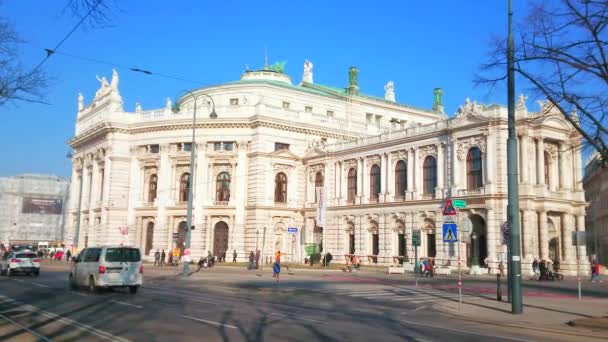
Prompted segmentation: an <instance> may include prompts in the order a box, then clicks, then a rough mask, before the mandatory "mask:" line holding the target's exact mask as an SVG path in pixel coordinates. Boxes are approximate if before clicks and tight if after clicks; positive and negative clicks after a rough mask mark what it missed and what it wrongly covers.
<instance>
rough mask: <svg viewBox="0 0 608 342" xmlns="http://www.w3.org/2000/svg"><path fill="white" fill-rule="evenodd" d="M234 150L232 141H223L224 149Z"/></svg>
mask: <svg viewBox="0 0 608 342" xmlns="http://www.w3.org/2000/svg"><path fill="white" fill-rule="evenodd" d="M232 150H234V143H233V142H225V143H224V151H232Z"/></svg>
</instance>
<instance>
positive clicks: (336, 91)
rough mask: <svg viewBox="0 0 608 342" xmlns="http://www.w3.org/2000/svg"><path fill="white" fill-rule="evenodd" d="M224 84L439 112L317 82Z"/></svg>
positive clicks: (244, 82) (239, 81)
mask: <svg viewBox="0 0 608 342" xmlns="http://www.w3.org/2000/svg"><path fill="white" fill-rule="evenodd" d="M226 84H268V85H274V86H278V87H283V88H287V89H293V90H297V91H304V92H307V93H310V94H315V95H320V96H326V97H328V96H329V97H334V98H336V97H338V98H346V97H349V96H352V97H354V98H356V97H359V98H364V99H370V100H374V101H379V102H383V103H385V104H389V105H393V106H398V107H402V108H409V109H415V110H419V111H423V112H427V113H432V114H440V113H437V112H434V111H432V110H429V109H426V108H419V107H414V106H410V105H406V104H402V103H397V102H392V101H387V100H385V99H384V98H381V97H377V96H373V95H368V94H363V93H359V94H358V95H349V94H348V93H347V90H346V89H345V88H337V87H331V86H327V85H324V84H318V83H314V84H311V83H304V84H303V85H301V86H300V85H298V86H294V85H291V84H288V83H285V82H281V81H273V80H256V79H252V80H238V81H232V82H228V83H226Z"/></svg>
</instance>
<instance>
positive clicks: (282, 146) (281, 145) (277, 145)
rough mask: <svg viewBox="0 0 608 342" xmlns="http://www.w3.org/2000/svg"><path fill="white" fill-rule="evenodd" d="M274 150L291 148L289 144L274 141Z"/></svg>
mask: <svg viewBox="0 0 608 342" xmlns="http://www.w3.org/2000/svg"><path fill="white" fill-rule="evenodd" d="M274 150H275V151H280V150H289V144H285V143H280V142H275V143H274Z"/></svg>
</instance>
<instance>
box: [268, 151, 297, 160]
mask: <svg viewBox="0 0 608 342" xmlns="http://www.w3.org/2000/svg"><path fill="white" fill-rule="evenodd" d="M268 156H269V157H272V158H278V159H289V160H301V159H302V158H300V157H299V156H297V155H296V154H294V153H293V152H291V151H290V150H288V149H281V150H278V151H274V152H271V153H269V154H268Z"/></svg>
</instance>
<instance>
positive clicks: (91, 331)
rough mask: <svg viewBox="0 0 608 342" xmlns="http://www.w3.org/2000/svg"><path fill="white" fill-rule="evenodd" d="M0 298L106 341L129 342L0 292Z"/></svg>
mask: <svg viewBox="0 0 608 342" xmlns="http://www.w3.org/2000/svg"><path fill="white" fill-rule="evenodd" d="M0 299H6V300H7V301H10V302H12V303H14V304H22V305H21V306H19V308H20V309H24V310H28V311H31V312H35V313H36V314H38V315H42V316H45V317H47V318H50V319H53V320H55V321H56V322H61V323H64V324H67V325H71V326H73V327H75V328H77V329H78V330H82V331H85V332H88V333H89V334H92V335H95V336H97V337H100V338H103V339H106V340H108V341H120V342H130V340H128V339H125V338H122V337H120V336H116V335H113V334H111V333H109V332H106V331H103V330H99V329H96V328H93V327H92V326H90V325H86V324H84V323H80V322H77V321H75V320H72V319H70V318H67V317H61V316H59V315H57V314H54V313H52V312H49V311H44V310H42V309H40V308H39V307H36V306H33V305H30V304H23V303H21V302H18V301H16V300H13V299H11V298H9V297H6V296H4V295H1V294H0Z"/></svg>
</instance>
